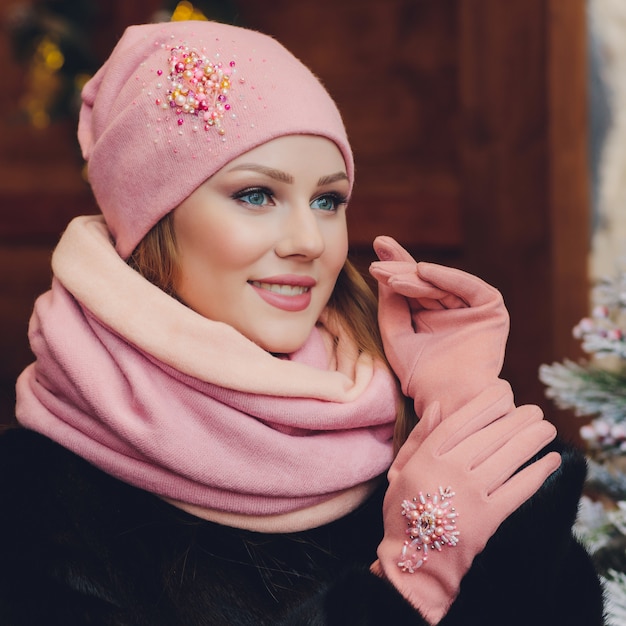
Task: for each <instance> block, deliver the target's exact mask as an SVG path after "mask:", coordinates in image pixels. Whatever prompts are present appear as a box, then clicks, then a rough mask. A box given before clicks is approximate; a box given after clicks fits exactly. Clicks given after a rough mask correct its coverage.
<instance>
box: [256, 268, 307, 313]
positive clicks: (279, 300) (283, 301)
mask: <svg viewBox="0 0 626 626" xmlns="http://www.w3.org/2000/svg"><path fill="white" fill-rule="evenodd" d="M248 284H249V285H250V286H251V287H252V288H253V289H254V290H255V291H256V292H257V294H258V295H259V296H260V297H261V298H263V300H264V301H265V302H267V303H268V304H270V305H272V306H273V307H276V308H277V309H281V310H283V311H289V312H298V311H304V309H306V308H307V307H308V306H309V304H310V303H311V288H312V287H314V286H315V284H316V281H315V279H313V278H311V277H310V276H299V275H291V274H288V275H281V276H269V277H267V278H261V279H259V280H250V281H248Z"/></svg>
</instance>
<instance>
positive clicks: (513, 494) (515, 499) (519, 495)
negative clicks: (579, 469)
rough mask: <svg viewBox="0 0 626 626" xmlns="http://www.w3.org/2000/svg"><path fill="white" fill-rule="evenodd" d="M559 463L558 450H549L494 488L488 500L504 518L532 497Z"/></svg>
mask: <svg viewBox="0 0 626 626" xmlns="http://www.w3.org/2000/svg"><path fill="white" fill-rule="evenodd" d="M560 465H561V455H560V454H559V453H558V452H549V453H548V454H546V455H545V456H543V457H541V458H540V459H538V460H537V461H534V462H533V463H531V464H530V465H528V466H527V467H525V468H523V469H522V470H520V471H519V472H517V473H516V474H514V475H513V476H512V477H511V478H510V479H509V480H507V481H506V482H505V483H504V484H502V485H501V486H500V487H499V488H498V489H496V490H495V491H494V492H493V493H492V494H491V496H490V500H491V501H492V502H493V503H494V505H495V506H496V507H497V508H498V509H499V511H500V516H501V519H505V518H506V517H507V516H509V515H510V514H511V513H513V511H515V510H516V509H517V508H519V507H520V506H521V505H522V504H523V503H524V502H526V500H528V499H529V498H530V497H532V496H533V495H534V494H535V493H536V492H537V491H538V490H539V488H540V487H541V485H543V483H544V482H545V481H546V479H547V478H548V477H549V476H550V474H552V473H553V472H555V471H556V470H557V469H558V468H559V466H560Z"/></svg>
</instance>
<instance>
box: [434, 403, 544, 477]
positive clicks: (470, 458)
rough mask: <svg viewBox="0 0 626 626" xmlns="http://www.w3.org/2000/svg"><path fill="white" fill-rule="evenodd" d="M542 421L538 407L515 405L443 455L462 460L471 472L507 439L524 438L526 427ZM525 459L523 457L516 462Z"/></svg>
mask: <svg viewBox="0 0 626 626" xmlns="http://www.w3.org/2000/svg"><path fill="white" fill-rule="evenodd" d="M542 420H543V412H542V410H541V409H540V408H539V407H538V406H535V405H524V406H521V407H518V408H516V409H513V410H512V411H510V412H509V413H507V414H506V415H503V416H502V417H500V418H498V419H496V420H495V421H493V422H491V423H489V424H487V425H486V426H484V427H483V428H481V429H480V430H479V431H477V432H475V433H474V434H472V435H470V436H469V437H467V438H465V439H464V440H463V441H461V442H459V443H458V445H456V446H455V447H454V448H450V449H449V450H448V451H447V452H446V456H448V457H451V456H453V455H454V456H455V457H456V458H459V459H463V462H464V465H465V467H466V468H467V469H468V471H474V470H476V469H477V468H479V467H481V466H482V465H483V464H485V463H488V461H489V460H490V459H492V458H494V456H495V455H496V452H497V451H498V450H500V449H501V448H503V447H504V446H505V445H506V444H507V443H509V442H510V441H511V440H513V439H515V438H516V437H524V436H525V435H526V432H525V431H526V429H527V428H529V427H530V426H531V425H532V424H535V423H538V422H541V421H542ZM546 423H547V422H546ZM516 451H517V450H516ZM526 460H527V459H523V460H522V461H521V462H520V463H519V465H521V464H522V463H523V462H524V461H526ZM515 462H516V461H515V460H514V459H513V458H512V459H511V463H512V464H515ZM519 465H518V466H519ZM516 469H517V468H516Z"/></svg>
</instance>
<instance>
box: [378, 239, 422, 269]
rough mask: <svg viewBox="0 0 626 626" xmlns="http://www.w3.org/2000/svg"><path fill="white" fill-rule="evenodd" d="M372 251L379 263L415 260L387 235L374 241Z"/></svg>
mask: <svg viewBox="0 0 626 626" xmlns="http://www.w3.org/2000/svg"><path fill="white" fill-rule="evenodd" d="M374 251H375V252H376V255H377V256H378V258H379V259H380V260H381V261H408V262H413V263H415V259H414V258H413V257H412V256H411V255H410V254H409V253H408V252H407V251H406V250H405V249H404V248H403V247H402V246H401V245H400V244H399V243H398V242H397V241H396V240H395V239H393V237H389V236H387V235H380V236H379V237H376V239H374Z"/></svg>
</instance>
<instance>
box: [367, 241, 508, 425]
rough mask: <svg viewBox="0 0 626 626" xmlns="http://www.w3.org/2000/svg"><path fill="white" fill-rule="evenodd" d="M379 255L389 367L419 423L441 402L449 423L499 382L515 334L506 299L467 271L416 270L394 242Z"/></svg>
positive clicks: (419, 266)
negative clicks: (511, 335)
mask: <svg viewBox="0 0 626 626" xmlns="http://www.w3.org/2000/svg"><path fill="white" fill-rule="evenodd" d="M374 249H375V250H376V253H377V255H378V258H379V259H381V260H380V261H376V262H374V263H372V264H371V266H370V273H371V274H372V276H374V278H376V280H377V281H378V283H379V287H378V288H379V305H378V306H379V309H378V319H379V325H380V330H381V334H382V339H383V346H384V348H385V354H386V356H387V359H388V360H389V363H390V365H391V367H392V368H393V370H394V372H395V373H396V376H398V378H399V379H400V384H401V385H402V391H403V392H404V394H405V395H407V396H409V397H411V398H413V400H414V402H415V411H416V413H417V415H419V416H421V415H422V413H423V412H424V409H425V408H426V407H427V406H428V405H429V404H431V403H432V402H434V401H438V402H439V403H440V405H441V412H442V415H443V417H444V418H445V417H446V416H448V415H450V414H451V413H453V412H454V411H455V410H456V409H458V408H460V407H461V406H463V405H464V404H465V403H467V402H469V401H470V400H471V399H472V398H474V397H476V395H477V394H478V393H479V392H480V391H482V390H483V389H484V388H485V387H486V386H487V385H489V384H492V383H494V382H495V381H496V380H497V378H498V376H499V374H500V370H501V369H502V363H503V361H504V349H505V345H506V340H507V337H508V332H509V315H508V312H507V310H506V308H505V306H504V302H503V300H502V296H501V295H500V292H499V291H497V290H496V289H494V288H493V287H491V286H490V285H488V284H487V283H485V282H484V281H482V280H480V279H479V278H477V277H476V276H472V275H471V274H467V273H466V272H462V271H461V270H456V269H452V268H448V267H443V266H441V265H435V264H432V263H416V262H415V261H414V259H413V257H411V255H410V254H409V253H408V252H407V251H406V250H404V248H402V246H400V245H399V244H398V243H397V242H396V241H394V240H393V239H392V238H391V237H377V238H376V240H375V241H374Z"/></svg>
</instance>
